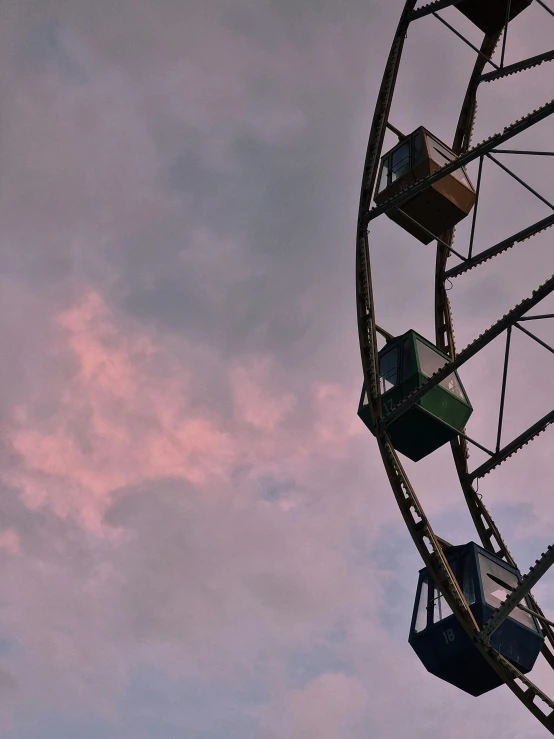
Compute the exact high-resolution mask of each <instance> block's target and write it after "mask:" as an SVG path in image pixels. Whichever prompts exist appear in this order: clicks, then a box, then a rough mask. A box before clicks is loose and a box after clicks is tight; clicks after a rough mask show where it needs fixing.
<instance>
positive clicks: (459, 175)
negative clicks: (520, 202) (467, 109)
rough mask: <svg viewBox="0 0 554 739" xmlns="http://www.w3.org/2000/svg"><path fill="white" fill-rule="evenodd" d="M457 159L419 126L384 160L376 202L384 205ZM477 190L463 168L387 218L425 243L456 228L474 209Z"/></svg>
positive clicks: (413, 198)
mask: <svg viewBox="0 0 554 739" xmlns="http://www.w3.org/2000/svg"><path fill="white" fill-rule="evenodd" d="M455 159H456V155H455V154H454V152H453V151H452V149H449V148H448V146H446V144H443V143H442V141H439V139H437V138H436V136H433V135H432V134H431V133H429V131H427V130H426V129H425V128H423V127H420V128H418V129H417V130H416V131H414V132H413V133H412V134H410V135H409V136H406V137H405V138H403V139H402V140H401V141H400V142H399V143H398V144H397V145H396V146H395V147H394V149H392V150H391V151H389V152H387V153H386V154H385V155H384V157H382V159H381V166H380V169H379V178H378V183H377V193H376V195H375V202H376V203H377V205H381V204H382V203H384V202H385V201H386V200H388V199H389V198H392V197H394V196H395V195H398V193H400V192H401V191H402V190H404V189H405V188H406V187H409V186H410V185H412V184H413V183H414V182H417V181H418V180H421V179H422V178H423V177H427V176H428V175H431V174H434V173H435V172H436V171H437V170H438V169H441V167H444V166H445V165H446V164H448V163H449V162H452V161H454V160H455ZM474 204H475V190H474V188H473V185H472V184H471V182H470V180H469V177H468V176H467V173H466V171H465V168H464V167H460V168H459V169H456V170H455V171H454V172H452V173H451V174H448V175H446V176H445V177H443V178H442V179H440V180H439V181H438V182H435V183H434V184H432V185H429V186H428V187H426V188H425V189H424V190H423V191H422V192H420V193H418V194H417V195H414V197H412V198H411V199H410V200H408V201H407V202H406V203H403V204H402V205H401V206H400V208H394V209H392V210H390V211H387V216H388V217H389V218H390V219H391V220H393V221H394V222H395V223H398V225H399V226H402V228H403V229H405V230H406V231H408V233H410V234H412V236H415V237H416V239H419V241H422V242H423V243H424V244H429V243H430V242H431V241H433V240H434V239H436V238H437V237H439V236H440V235H441V234H444V233H445V232H446V231H448V230H449V229H451V228H453V227H454V226H455V225H456V224H457V223H459V222H460V221H461V220H462V219H463V218H465V217H466V216H467V215H468V213H469V212H470V211H471V209H472V208H473V205H474Z"/></svg>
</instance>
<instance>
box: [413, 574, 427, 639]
mask: <svg viewBox="0 0 554 739" xmlns="http://www.w3.org/2000/svg"><path fill="white" fill-rule="evenodd" d="M428 597H429V585H428V580H427V578H425V579H424V580H422V581H421V588H420V590H419V600H418V603H417V612H416V620H415V626H414V631H415V633H416V634H419V632H420V631H424V630H425V629H426V628H427V598H428Z"/></svg>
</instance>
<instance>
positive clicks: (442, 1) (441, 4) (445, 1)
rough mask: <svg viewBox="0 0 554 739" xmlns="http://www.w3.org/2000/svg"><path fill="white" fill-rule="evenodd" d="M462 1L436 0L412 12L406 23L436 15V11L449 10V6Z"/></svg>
mask: <svg viewBox="0 0 554 739" xmlns="http://www.w3.org/2000/svg"><path fill="white" fill-rule="evenodd" d="M461 2H462V0H436V1H435V2H434V3H429V5H423V6H422V7H421V8H418V9H417V10H414V11H413V13H410V15H409V16H408V23H411V22H412V21H415V20H417V19H418V18H424V17H425V16H426V15H431V14H432V13H436V12H437V10H443V8H449V7H450V6H451V5H459V4H460V3H461Z"/></svg>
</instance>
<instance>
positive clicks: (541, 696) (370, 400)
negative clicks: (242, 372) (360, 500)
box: [356, 0, 554, 734]
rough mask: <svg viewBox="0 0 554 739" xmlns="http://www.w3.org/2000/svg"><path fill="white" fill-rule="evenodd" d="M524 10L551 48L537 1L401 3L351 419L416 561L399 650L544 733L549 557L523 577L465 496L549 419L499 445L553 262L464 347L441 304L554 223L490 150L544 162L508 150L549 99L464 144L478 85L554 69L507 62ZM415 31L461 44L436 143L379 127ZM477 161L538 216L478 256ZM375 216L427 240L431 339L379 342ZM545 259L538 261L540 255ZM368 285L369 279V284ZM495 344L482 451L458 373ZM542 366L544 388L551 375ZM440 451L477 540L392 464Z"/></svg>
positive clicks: (553, 16)
mask: <svg viewBox="0 0 554 739" xmlns="http://www.w3.org/2000/svg"><path fill="white" fill-rule="evenodd" d="M532 6H534V7H532ZM440 11H446V13H449V14H450V15H448V16H445V14H444V12H443V13H441V12H440ZM531 12H535V13H536V12H540V13H541V14H542V16H543V18H544V23H545V24H550V27H551V29H552V31H551V38H554V10H553V9H552V8H551V7H549V5H548V3H547V2H543V0H453V1H452V0H450V1H449V0H436V1H435V2H431V3H430V4H427V5H423V6H420V5H418V3H417V0H406V2H405V5H404V9H403V11H402V14H401V17H400V21H399V23H398V27H397V29H396V33H395V35H394V39H393V43H392V47H391V50H390V54H389V57H388V60H387V63H386V67H385V72H384V75H383V79H382V83H381V87H380V90H379V94H378V99H377V104H376V107H375V112H374V116H373V122H372V126H371V130H370V134H369V142H368V147H367V154H366V159H365V164H364V170H363V179H362V186H361V196H360V206H359V214H358V226H357V243H356V299H357V315H358V333H359V340H360V350H361V358H362V366H363V373H364V384H363V388H362V395H361V399H360V404H359V408H358V415H359V416H360V417H361V419H362V420H363V421H364V423H365V424H366V425H367V427H368V428H369V429H370V431H371V433H372V434H373V435H374V436H375V437H376V440H377V443H378V446H379V451H380V454H381V457H382V461H383V464H384V467H385V471H386V473H387V476H388V479H389V482H390V485H391V488H392V491H393V494H394V496H395V498H396V501H397V504H398V506H399V509H400V512H401V514H402V516H403V519H404V522H405V524H406V526H407V528H408V530H409V532H410V534H411V536H412V539H413V541H414V543H415V545H416V547H417V550H418V552H419V554H420V555H421V557H422V559H423V564H424V567H423V569H422V570H421V571H420V574H419V581H418V586H417V591H416V598H415V605H414V611H413V617H412V622H411V627H410V635H409V643H410V645H411V646H412V648H413V649H414V651H415V652H416V654H417V656H418V657H419V659H420V660H421V661H422V663H423V664H424V666H425V667H426V668H427V670H428V671H429V672H430V673H432V674H434V675H435V676H437V677H438V678H441V679H443V680H446V681H447V682H449V683H451V684H453V685H455V686H457V687H458V688H460V689H461V690H463V691H465V692H467V693H469V694H471V695H474V696H477V695H481V694H483V693H486V692H488V691H490V690H492V689H494V688H496V687H498V686H500V685H502V684H506V685H507V686H508V688H509V689H510V690H511V691H512V692H513V693H514V694H515V695H516V696H517V698H519V700H520V701H521V702H522V703H523V704H524V706H525V707H526V708H527V709H528V710H529V711H530V712H531V713H532V714H533V715H534V716H535V717H536V718H537V719H538V720H539V721H540V722H541V723H542V724H543V725H544V726H545V727H546V728H547V729H548V730H549V731H550V732H551V733H552V734H554V699H552V698H549V697H548V696H547V695H546V693H544V692H543V691H542V690H541V689H540V687H538V686H537V685H535V684H534V683H533V682H532V681H531V680H530V679H529V678H528V677H527V674H528V673H529V672H530V671H531V669H532V668H533V666H534V665H535V662H536V660H537V658H538V656H539V654H541V653H542V655H543V657H544V658H545V660H546V663H547V665H548V666H549V668H551V669H553V670H554V623H552V621H550V620H548V619H547V618H546V617H545V615H544V613H543V611H542V610H541V608H540V606H539V604H538V603H537V601H536V599H535V598H534V596H533V594H532V592H531V590H532V588H533V587H534V586H536V585H537V583H538V581H539V579H540V578H541V577H542V576H543V575H544V574H545V572H546V571H547V570H548V568H549V567H550V566H551V565H552V564H554V545H552V546H548V547H547V549H546V551H545V552H544V553H543V554H542V555H541V556H540V557H539V559H538V560H537V561H536V563H535V565H534V566H533V567H532V568H531V569H530V571H528V572H526V573H522V572H521V571H520V570H519V568H518V566H517V563H516V562H515V560H514V558H513V556H512V554H511V553H510V551H509V549H508V546H507V544H506V542H505V540H504V538H503V536H502V534H501V532H500V530H499V528H498V526H497V525H496V524H495V522H494V520H493V518H492V516H491V514H490V513H489V510H488V509H487V507H486V506H485V503H484V500H483V496H482V495H481V493H480V492H479V481H480V480H481V479H482V478H483V477H484V476H485V475H489V474H491V473H492V475H493V476H494V474H495V473H496V472H497V470H498V469H499V468H500V466H501V465H503V463H504V462H507V463H508V464H509V462H508V460H509V458H511V457H512V456H513V455H514V454H515V453H517V452H518V451H520V450H522V449H523V447H524V446H526V445H527V444H528V443H529V442H531V441H532V440H534V439H535V438H536V437H537V436H539V435H540V434H541V433H542V432H543V431H545V430H547V428H548V427H549V426H550V425H551V424H553V423H554V410H553V409H551V408H545V409H544V410H545V411H546V412H545V413H543V414H542V415H541V416H540V417H537V418H536V419H534V420H533V422H532V423H531V424H530V425H528V426H527V428H526V429H525V430H524V431H522V432H521V433H518V434H517V435H515V436H514V437H513V438H509V440H508V441H506V440H505V435H506V434H503V431H505V429H503V419H504V415H505V409H506V386H507V377H508V374H509V369H510V361H511V359H512V354H513V337H514V335H515V334H518V333H519V334H524V335H525V336H526V337H528V339H529V340H531V341H533V342H535V344H537V345H538V346H540V347H542V348H543V349H544V350H545V352H547V353H554V348H553V347H552V346H551V345H550V344H549V343H548V342H546V341H544V339H542V338H541V337H540V336H537V335H536V329H535V328H534V327H535V326H536V325H538V322H540V321H543V322H544V321H548V320H550V321H552V319H554V314H553V313H548V310H547V309H545V308H544V306H545V305H547V302H548V301H547V299H548V296H550V295H552V293H554V274H552V272H554V269H553V266H554V260H552V258H551V256H550V262H549V264H547V270H548V272H547V273H543V274H542V279H541V282H540V284H538V285H537V286H536V287H535V289H534V290H532V292H530V294H527V295H525V294H523V295H521V296H520V298H519V300H518V302H517V303H516V304H515V305H513V307H511V308H510V309H509V310H508V311H507V312H505V313H504V314H503V315H501V316H498V317H496V320H494V322H493V323H492V325H490V326H489V328H486V329H485V330H483V331H482V332H481V333H480V334H479V335H478V336H475V337H473V338H472V340H471V341H470V342H469V343H468V344H467V346H465V348H461V349H460V348H457V347H456V344H455V338H454V329H453V315H452V313H453V309H452V304H451V301H450V299H449V291H450V289H451V287H452V285H453V283H454V282H456V283H457V282H458V281H459V280H463V276H464V275H466V273H467V272H469V271H470V270H478V269H481V268H482V267H483V265H485V263H487V265H490V263H491V262H495V264H496V263H497V262H496V261H495V260H499V261H501V260H502V259H503V258H505V256H506V254H507V252H508V251H509V250H512V249H515V250H517V249H518V248H521V246H520V245H521V244H522V243H523V242H527V241H528V240H529V239H534V238H536V237H539V236H541V235H543V234H544V232H545V230H546V229H548V228H549V227H550V226H552V225H554V205H553V204H552V203H551V202H550V201H549V200H548V198H546V197H544V195H543V194H542V193H541V192H539V191H538V189H536V188H535V187H532V186H531V185H530V184H529V183H528V182H526V181H525V179H524V178H523V177H521V176H519V175H518V174H516V173H515V172H514V171H513V170H512V169H511V167H510V166H508V165H507V164H506V163H505V162H506V157H505V156H504V157H503V156H502V155H514V157H520V158H524V157H531V158H533V161H535V162H542V163H544V164H543V165H541V166H543V167H545V168H546V167H548V165H549V164H550V165H551V164H552V163H553V162H554V160H553V159H552V157H553V156H554V151H552V150H551V151H541V150H536V149H525V150H523V149H518V148H517V142H516V146H515V147H514V145H513V144H514V142H512V139H514V138H515V137H516V136H519V135H520V134H522V133H524V132H528V131H530V130H531V129H532V127H535V126H537V125H538V124H540V123H541V122H544V121H546V120H547V119H548V117H549V116H551V115H552V114H553V113H554V100H549V101H548V100H545V101H543V102H542V103H541V104H540V105H539V107H536V108H535V109H533V110H531V111H529V110H520V111H519V113H518V115H517V118H516V119H514V120H506V121H504V124H503V126H502V128H501V130H500V131H498V132H497V133H493V134H492V135H490V136H489V137H488V138H486V139H485V140H483V141H482V142H481V143H474V142H473V141H472V136H473V132H474V128H475V125H476V121H477V100H478V98H479V102H481V100H482V98H483V97H484V96H486V89H489V85H488V83H490V84H493V83H496V82H497V81H499V80H503V79H506V78H507V77H510V76H512V75H517V74H519V73H520V72H521V73H523V72H524V73H526V74H528V75H533V74H534V73H535V72H536V69H537V68H538V67H539V66H541V65H542V64H543V63H546V62H551V61H554V51H553V50H549V51H545V52H541V53H533V54H531V55H528V56H526V58H521V59H520V60H519V61H516V62H514V63H509V64H508V63H506V55H507V48H509V43H510V33H509V31H510V29H511V28H513V27H514V26H515V24H516V23H519V22H520V21H521V20H522V19H524V18H525V14H528V13H531ZM447 18H448V19H447ZM458 18H459V19H460V23H459V24H458V23H456V19H458ZM428 22H433V23H437V22H440V24H441V25H442V26H443V27H446V28H447V29H448V30H449V32H451V33H452V34H453V35H455V36H456V37H457V38H458V41H457V43H458V42H459V43H465V44H466V46H467V47H468V53H469V54H471V55H472V56H473V58H474V64H473V68H472V70H471V72H470V74H469V80H468V82H467V88H466V91H465V95H463V96H462V99H461V110H460V113H459V118H458V122H457V125H456V127H455V130H453V131H452V139H451V140H449V141H448V142H445V141H444V140H442V139H441V138H440V137H439V136H437V133H436V131H434V130H433V127H432V121H425V124H426V125H425V126H424V125H422V121H413V126H412V129H411V130H408V131H404V132H403V131H400V130H399V129H398V128H396V126H394V125H393V122H392V121H391V120H389V117H390V114H391V105H392V102H393V97H394V93H395V87H396V86H397V78H398V74H399V70H400V69H401V66H402V57H403V52H404V47H405V40H406V37H407V34H408V33H409V31H411V29H412V24H414V25H415V24H424V23H428ZM469 24H471V28H472V29H473V30H474V31H478V32H479V34H480V36H479V38H480V39H482V42H481V44H480V46H479V45H478V44H475V43H472V42H471V41H470V40H469V39H468V38H467V34H464V32H463V31H461V30H460V26H462V28H468V27H469ZM483 34H484V38H483ZM551 79H552V76H551ZM483 88H486V89H483ZM427 126H428V127H427ZM533 130H535V129H533ZM391 133H392V134H393V135H394V136H395V137H396V139H397V141H396V143H394V145H391V146H388V145H385V143H386V138H385V137H386V136H388V137H389V138H390V135H391ZM552 133H554V132H551V133H550V139H552ZM468 167H469V168H471V167H473V170H474V174H475V175H476V176H473V177H471V176H470V172H469V169H468ZM490 167H497V168H499V169H501V170H502V172H503V173H504V174H505V175H506V176H508V177H509V178H510V180H511V181H513V182H516V183H517V185H518V187H521V188H523V190H525V191H526V192H527V193H529V194H530V195H531V196H532V197H533V198H536V199H537V201H539V202H541V203H542V204H543V205H544V206H546V208H547V211H549V214H547V215H546V217H542V218H540V219H538V220H536V219H532V218H528V219H527V222H526V223H525V225H524V226H523V227H520V228H519V229H518V230H517V232H515V233H511V234H510V235H509V236H508V237H505V236H503V237H502V238H499V239H493V240H491V242H490V244H488V245H487V246H486V247H485V248H480V249H477V248H476V247H475V243H476V242H475V233H476V224H477V222H478V214H480V208H479V204H480V198H482V190H483V178H484V172H485V171H486V169H487V168H490ZM472 180H473V181H472ZM524 215H527V214H524ZM529 215H532V214H531V213H529ZM382 216H387V218H388V219H390V221H392V222H393V224H394V226H393V227H394V228H396V229H402V230H403V231H404V234H407V235H409V238H410V239H412V240H413V242H414V248H425V247H421V244H424V245H428V244H430V243H431V242H436V259H435V275H434V326H435V336H434V338H433V340H431V339H430V338H429V337H428V336H427V337H425V336H423V335H422V334H421V333H419V332H417V331H416V330H415V329H414V328H410V329H409V330H407V331H405V332H404V333H402V334H401V335H393V334H392V333H390V332H388V331H387V330H385V328H384V326H385V323H386V317H385V318H384V319H383V318H382V317H381V316H378V315H376V307H375V302H376V301H375V299H374V294H375V293H374V287H375V285H376V284H377V282H375V283H373V282H372V269H371V262H370V253H371V252H372V251H375V250H377V249H378V248H379V243H377V242H374V241H373V232H374V226H375V224H376V220H375V219H377V218H382ZM462 222H465V230H464V231H463V237H462V239H461V240H460V239H459V238H458V239H456V240H455V239H454V236H455V228H456V226H457V225H459V224H462ZM460 241H461V243H460ZM418 242H419V243H418ZM428 248H430V247H428ZM548 253H549V254H550V255H551V254H552V252H551V250H550V251H549V252H548ZM401 268H402V267H401V266H400V267H399V269H401ZM375 279H376V280H377V281H378V279H379V276H378V275H377V274H376V275H375ZM495 340H497V344H498V342H503V344H502V352H503V357H502V365H501V377H500V381H499V386H500V397H499V404H498V408H497V419H495V424H496V423H497V426H496V428H495V437H496V445H495V447H494V448H493V449H489V448H488V447H487V446H486V445H485V444H484V443H481V442H479V441H477V440H476V439H474V438H471V437H470V436H469V435H468V434H467V433H466V426H467V424H468V421H469V419H470V418H473V419H475V418H477V417H478V416H479V413H480V409H479V406H478V404H475V408H474V407H473V406H472V403H471V398H470V396H469V394H468V392H467V391H466V389H465V387H464V384H463V382H462V379H461V375H463V370H461V368H462V367H463V366H464V365H465V364H466V362H468V361H469V360H471V359H475V358H477V357H478V355H480V353H481V352H483V351H485V350H486V349H487V347H489V345H490V344H491V342H493V341H495ZM378 341H379V343H378ZM380 345H381V348H380ZM459 370H460V373H459V372H458V371H459ZM545 371H547V372H549V373H550V374H549V377H550V384H551V385H554V381H553V380H552V368H551V367H549V368H548V369H546V370H545ZM550 431H551V429H550ZM447 444H450V446H451V451H452V456H453V462H454V467H455V471H456V476H457V480H458V481H459V489H460V492H461V494H462V496H463V500H464V501H465V503H466V504H467V507H468V510H469V513H470V515H471V519H472V521H473V525H474V530H475V532H476V536H475V537H474V538H475V539H477V540H478V541H479V543H477V542H476V541H470V542H468V543H461V544H460V543H458V544H455V545H454V544H452V543H450V542H448V541H446V540H445V539H443V538H441V537H440V536H439V535H437V534H436V533H435V531H434V529H433V527H432V525H431V522H430V520H429V518H428V516H427V515H426V513H425V510H424V508H423V506H422V504H421V502H420V499H419V498H418V496H417V494H416V491H415V489H414V485H413V484H412V482H410V479H409V476H408V473H407V471H406V465H405V464H403V463H402V461H401V456H404V457H407V458H408V459H409V460H411V461H412V462H419V461H420V460H422V459H424V458H426V457H428V456H429V455H431V454H433V453H434V452H435V451H436V450H438V449H439V448H441V447H444V446H445V445H447ZM471 448H476V449H478V450H480V452H481V453H482V454H484V455H485V458H484V461H482V462H481V463H479V464H478V466H474V465H473V466H472V465H470V462H469V460H470V449H471ZM544 474H545V475H546V474H547V473H546V471H545V472H544ZM430 679H432V678H430Z"/></svg>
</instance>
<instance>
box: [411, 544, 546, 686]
mask: <svg viewBox="0 0 554 739" xmlns="http://www.w3.org/2000/svg"><path fill="white" fill-rule="evenodd" d="M445 554H446V558H447V559H448V562H449V564H450V567H451V568H452V571H453V573H454V576H455V578H456V580H457V581H458V583H459V585H460V588H461V589H462V591H463V593H464V597H465V599H466V601H467V603H468V605H469V607H470V609H471V611H472V613H473V616H474V618H475V621H476V622H477V624H478V625H479V628H481V627H482V626H483V625H484V624H485V623H486V622H487V621H488V619H489V618H490V617H491V616H492V615H493V613H494V612H495V610H496V609H497V608H498V607H499V606H500V604H501V603H502V601H503V600H504V599H505V598H506V596H507V595H508V593H509V592H510V590H513V588H515V587H516V586H517V584H518V582H520V580H521V575H520V573H519V571H518V570H516V569H515V567H510V565H509V564H507V562H504V561H503V560H502V559H500V558H499V557H496V556H495V555H494V554H491V553H490V552H487V551H486V550H485V549H483V548H482V547H480V546H478V545H477V544H475V543H473V542H470V543H469V544H465V545H463V546H456V547H449V548H448V549H446V550H445ZM522 605H525V606H526V607H528V608H530V604H529V602H528V601H527V600H526V602H524V603H522ZM408 641H409V643H410V645H411V647H412V648H413V650H414V651H415V653H416V654H417V656H418V657H419V659H420V660H421V662H422V663H423V665H424V667H425V668H426V669H427V670H428V671H429V672H431V673H432V674H433V675H436V676H437V677H440V678H441V679H442V680H446V682H449V683H451V684H452V685H455V686H456V687H458V688H460V689H461V690H464V691H465V692H466V693H470V694H471V695H482V694H483V693H486V692H488V691H489V690H492V689H493V688H496V687H498V686H499V685H501V684H502V680H501V679H500V678H499V677H498V675H497V674H496V672H495V671H494V670H493V668H492V667H491V666H490V665H489V663H488V662H487V661H486V660H485V658H484V657H483V656H482V655H481V653H480V652H479V651H478V650H477V648H476V647H475V645H474V644H473V642H472V640H471V638H470V637H469V636H468V635H467V634H466V632H465V631H464V630H463V628H462V627H461V626H460V624H459V623H458V621H457V619H456V617H455V616H454V614H453V613H452V611H451V609H450V608H449V606H448V604H447V603H446V601H445V599H444V597H443V595H442V594H441V592H440V591H439V590H437V588H436V587H435V584H434V582H433V580H432V578H431V577H430V576H429V574H428V572H427V569H426V568H424V569H423V570H421V571H420V573H419V581H418V585H417V594H416V601H415V606H414V611H413V616H412V623H411V627H410V636H409V639H408ZM543 641H544V637H543V635H542V632H541V630H540V628H539V623H538V621H537V620H536V619H535V617H534V616H532V615H531V614H530V613H527V612H526V611H522V610H521V609H519V608H515V609H514V610H513V611H512V613H511V615H510V616H508V618H507V619H506V620H505V621H503V622H502V623H501V625H500V626H499V627H498V629H497V630H496V631H494V632H493V633H492V635H491V645H492V646H493V647H494V649H496V650H498V651H499V652H500V654H501V655H502V656H503V657H505V658H506V659H508V660H509V661H510V662H511V663H512V664H513V665H514V666H515V667H516V668H517V669H518V670H520V671H521V672H523V673H527V672H529V671H530V670H531V669H532V667H533V665H534V664H535V660H536V659H537V657H538V655H539V652H540V651H541V648H542V645H543Z"/></svg>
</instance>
